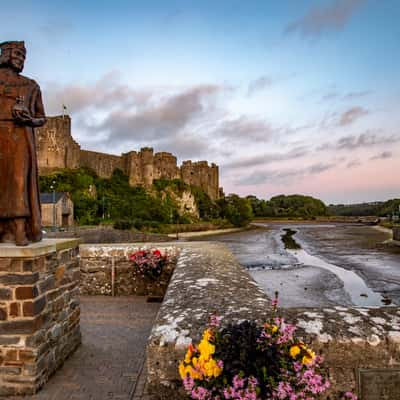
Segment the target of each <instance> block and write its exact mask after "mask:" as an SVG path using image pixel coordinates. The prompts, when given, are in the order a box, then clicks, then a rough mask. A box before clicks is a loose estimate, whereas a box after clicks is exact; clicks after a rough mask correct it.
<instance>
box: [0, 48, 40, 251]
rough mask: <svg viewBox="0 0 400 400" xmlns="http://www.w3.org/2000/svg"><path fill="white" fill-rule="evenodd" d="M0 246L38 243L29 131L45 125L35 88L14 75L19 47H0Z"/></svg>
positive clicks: (19, 65) (19, 64)
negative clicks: (8, 243)
mask: <svg viewBox="0 0 400 400" xmlns="http://www.w3.org/2000/svg"><path fill="white" fill-rule="evenodd" d="M0 49H1V54H0V242H11V243H13V242H15V244H16V245H17V246H26V245H27V244H28V243H29V241H31V242H38V241H40V240H41V239H42V231H41V214H40V193H39V184H38V168H37V158H36V148H35V133H34V128H36V127H39V126H42V125H44V124H45V123H46V117H45V113H44V107H43V103H42V95H41V92H40V88H39V85H38V84H37V83H36V82H35V81H33V80H31V79H28V78H26V77H24V76H22V75H20V73H21V72H22V70H23V68H24V62H25V55H26V49H25V44H24V42H4V43H0Z"/></svg>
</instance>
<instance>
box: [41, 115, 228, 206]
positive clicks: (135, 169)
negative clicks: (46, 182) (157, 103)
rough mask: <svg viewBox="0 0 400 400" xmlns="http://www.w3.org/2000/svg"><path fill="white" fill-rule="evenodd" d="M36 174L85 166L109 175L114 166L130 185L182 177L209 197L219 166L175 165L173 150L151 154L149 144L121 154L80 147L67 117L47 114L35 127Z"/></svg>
mask: <svg viewBox="0 0 400 400" xmlns="http://www.w3.org/2000/svg"><path fill="white" fill-rule="evenodd" d="M35 132H36V142H37V156H38V164H39V174H40V175H48V174H50V173H52V172H54V171H57V170H60V169H76V168H80V167H87V168H90V169H92V170H93V171H95V172H96V174H97V175H98V176H100V177H102V178H110V177H111V176H112V174H113V172H114V171H115V170H116V169H120V170H122V171H123V172H124V173H125V174H126V175H128V176H129V183H130V184H131V185H132V186H136V185H142V186H145V187H150V186H151V185H152V184H153V181H154V180H155V179H161V178H163V179H169V180H171V179H182V180H183V181H184V182H185V183H187V184H190V185H194V186H198V187H200V188H201V189H203V190H204V191H205V192H206V193H207V194H208V195H209V196H210V198H211V199H213V200H216V199H218V198H219V197H220V193H222V192H221V191H220V188H219V172H218V166H217V165H216V164H214V163H212V164H211V166H209V165H208V162H207V161H196V162H193V161H191V160H186V161H183V163H182V165H181V166H178V164H177V158H176V156H174V155H173V154H172V153H168V152H165V151H163V152H159V153H154V149H153V148H152V147H143V148H142V149H140V151H135V150H132V151H129V152H127V153H123V154H121V155H120V156H116V155H113V154H107V153H100V152H96V151H91V150H83V149H81V146H80V145H79V144H78V143H77V142H76V141H75V140H74V139H73V137H72V135H71V118H70V117H69V116H55V117H49V118H48V122H47V124H46V125H45V126H44V127H42V128H38V129H36V130H35Z"/></svg>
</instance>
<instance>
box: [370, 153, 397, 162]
mask: <svg viewBox="0 0 400 400" xmlns="http://www.w3.org/2000/svg"><path fill="white" fill-rule="evenodd" d="M392 157H393V153H392V152H391V151H383V152H382V153H379V154H377V155H375V156H372V157H371V158H370V160H387V159H388V158H392Z"/></svg>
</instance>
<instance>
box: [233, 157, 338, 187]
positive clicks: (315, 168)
mask: <svg viewBox="0 0 400 400" xmlns="http://www.w3.org/2000/svg"><path fill="white" fill-rule="evenodd" d="M334 167H336V164H335V163H316V164H312V165H310V166H308V167H304V168H297V169H286V170H282V169H277V170H265V171H256V172H253V173H252V174H250V175H247V176H245V177H242V178H241V179H239V180H238V181H236V182H235V184H236V185H239V186H251V185H262V184H267V183H279V184H287V183H290V182H293V180H295V179H296V180H299V179H303V178H305V177H307V176H310V175H318V174H321V173H323V172H325V171H328V170H330V169H332V168H334Z"/></svg>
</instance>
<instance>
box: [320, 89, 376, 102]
mask: <svg viewBox="0 0 400 400" xmlns="http://www.w3.org/2000/svg"><path fill="white" fill-rule="evenodd" d="M372 93H373V91H372V90H362V91H359V92H349V93H346V94H342V93H340V92H338V91H329V92H327V93H326V94H324V95H323V96H322V98H321V101H331V100H341V101H353V100H356V99H360V98H364V97H367V96H369V95H370V94H372Z"/></svg>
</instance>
